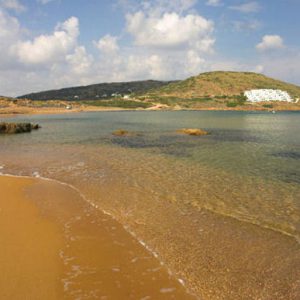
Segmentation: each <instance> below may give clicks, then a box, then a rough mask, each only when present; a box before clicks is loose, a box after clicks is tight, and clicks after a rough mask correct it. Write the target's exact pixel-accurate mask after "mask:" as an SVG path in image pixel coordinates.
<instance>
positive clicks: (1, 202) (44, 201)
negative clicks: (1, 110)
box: [0, 176, 193, 300]
mask: <svg viewBox="0 0 300 300" xmlns="http://www.w3.org/2000/svg"><path fill="white" fill-rule="evenodd" d="M0 191H1V194H0V195H1V196H0V245H1V248H0V270H1V272H0V299H14V300H18V299H44V300H47V299H76V298H78V299H98V298H99V299H193V297H192V296H190V295H188V294H187V293H186V291H185V289H184V288H183V287H182V286H181V285H180V284H179V282H178V281H177V280H175V279H174V278H173V277H171V276H170V275H169V274H168V272H167V270H166V269H165V268H164V267H163V266H162V265H161V264H160V263H159V262H158V260H157V259H155V257H154V256H153V255H151V254H150V253H149V252H148V251H146V249H145V248H144V247H142V246H141V245H140V243H138V242H137V241H136V240H135V239H133V238H132V237H131V236H130V235H129V234H128V233H127V232H126V231H125V230H124V229H123V227H122V226H121V225H119V224H118V223H117V222H115V221H114V220H112V219H111V218H110V217H109V216H107V215H104V214H103V213H101V212H100V211H98V210H97V209H95V208H93V207H92V206H91V205H89V204H88V203H86V202H84V201H83V199H82V198H81V197H80V195H79V194H78V193H77V192H76V191H75V190H73V189H71V188H70V187H68V186H65V185H61V184H58V183H56V182H52V181H45V180H39V179H30V178H21V179H20V178H13V177H3V176H0Z"/></svg>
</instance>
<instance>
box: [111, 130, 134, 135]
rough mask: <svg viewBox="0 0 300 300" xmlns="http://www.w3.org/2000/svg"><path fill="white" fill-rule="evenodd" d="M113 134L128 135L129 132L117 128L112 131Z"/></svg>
mask: <svg viewBox="0 0 300 300" xmlns="http://www.w3.org/2000/svg"><path fill="white" fill-rule="evenodd" d="M112 134H113V135H114V136H128V135H130V132H129V131H127V130H125V129H118V130H115V131H114V132H113V133H112Z"/></svg>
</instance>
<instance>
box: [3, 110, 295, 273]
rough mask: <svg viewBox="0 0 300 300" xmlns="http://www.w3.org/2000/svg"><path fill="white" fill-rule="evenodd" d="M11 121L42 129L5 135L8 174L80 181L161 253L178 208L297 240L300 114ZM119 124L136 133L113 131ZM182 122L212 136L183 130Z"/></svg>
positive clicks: (67, 117) (155, 114)
mask: <svg viewBox="0 0 300 300" xmlns="http://www.w3.org/2000/svg"><path fill="white" fill-rule="evenodd" d="M13 120H16V121H18V122H19V121H20V122H21V121H31V122H34V123H39V124H40V125H41V126H42V129H41V130H39V131H37V132H32V133H31V134H24V135H18V136H17V135H16V136H0V154H1V156H0V165H2V166H4V169H3V172H8V173H13V174H23V175H31V174H40V175H42V176H45V177H50V178H55V179H58V180H60V181H64V182H67V183H70V184H72V185H74V186H76V187H77V188H79V189H80V190H81V191H82V192H83V193H84V194H85V195H86V196H87V197H88V198H89V199H90V200H91V201H93V202H94V203H96V204H97V205H98V206H99V207H100V208H101V209H103V210H106V211H108V212H110V213H111V214H112V215H114V216H115V217H116V218H117V219H118V220H119V221H120V222H121V223H123V224H125V225H126V226H128V227H130V230H132V231H134V232H135V233H137V234H138V235H140V236H143V237H146V239H147V240H148V241H149V244H150V245H152V247H153V248H155V250H158V252H159V250H161V249H160V247H161V246H160V245H159V236H164V237H165V233H163V229H164V230H165V232H168V230H171V229H172V228H173V229H174V226H175V225H174V220H172V217H174V215H172V213H171V211H173V210H174V211H173V214H175V210H176V213H182V214H185V213H187V212H188V213H191V214H193V213H199V212H201V211H202V209H206V210H208V211H210V212H213V213H214V214H216V216H220V217H223V216H227V217H228V216H229V217H231V218H232V219H234V220H238V221H242V222H243V223H245V224H256V225H259V227H258V228H261V230H264V228H268V229H272V230H274V231H275V232H281V233H284V234H286V235H289V236H292V237H295V238H296V239H299V236H300V113H297V112H282V113H276V114H271V113H266V112H263V113H261V112H255V113H252V112H196V111H180V112H101V113H81V114H69V115H49V116H28V117H24V116H20V117H17V118H15V119H13ZM120 128H122V129H126V130H128V131H132V132H134V134H133V135H132V136H128V137H115V136H113V135H112V132H113V131H114V130H117V129H120ZM180 128H202V129H205V130H208V131H209V132H210V135H208V136H201V137H195V136H186V135H180V134H177V133H176V130H177V129H180ZM0 171H1V170H0ZM160 212H161V214H160ZM167 212H168V213H167ZM155 216H157V219H156V218H155ZM158 216H160V217H161V218H163V221H162V220H161V219H159V217H158ZM197 218H198V217H197V216H196V219H197ZM195 222H196V221H195ZM160 227H161V228H160ZM162 228H163V229H162ZM181 234H182V233H181ZM189 234H191V233H189ZM161 253H165V257H164V258H165V259H166V260H168V257H167V254H166V253H167V252H166V251H165V252H164V251H161ZM178 253H179V252H178ZM178 253H177V252H176V255H180V254H178ZM162 256H163V255H162ZM174 268H175V269H176V266H174Z"/></svg>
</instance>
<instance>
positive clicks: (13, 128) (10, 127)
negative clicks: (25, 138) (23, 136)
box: [0, 122, 40, 134]
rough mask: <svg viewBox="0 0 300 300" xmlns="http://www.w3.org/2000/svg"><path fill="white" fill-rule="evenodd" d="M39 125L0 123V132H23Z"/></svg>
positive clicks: (35, 128)
mask: <svg viewBox="0 0 300 300" xmlns="http://www.w3.org/2000/svg"><path fill="white" fill-rule="evenodd" d="M39 128H40V126H39V125H38V124H31V123H5V122H2V123H0V134H1V133H6V134H15V133H24V132H31V130H37V129H39Z"/></svg>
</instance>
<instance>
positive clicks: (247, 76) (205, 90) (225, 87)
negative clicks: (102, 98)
mask: <svg viewBox="0 0 300 300" xmlns="http://www.w3.org/2000/svg"><path fill="white" fill-rule="evenodd" d="M249 89H281V90H285V91H287V92H288V93H289V94H290V95H291V96H292V97H293V98H298V97H300V87H299V86H296V85H293V84H289V83H285V82H282V81H279V80H276V79H272V78H269V77H267V76H264V75H262V74H257V73H251V72H223V71H218V72H209V73H202V74H200V75H198V76H194V77H190V78H188V79H186V80H183V81H179V82H174V83H170V84H168V85H166V86H163V87H160V88H157V89H155V90H152V91H151V92H149V93H148V94H147V95H148V96H150V97H151V96H154V97H155V96H159V97H178V98H183V99H187V98H188V99H192V98H199V97H216V96H217V97H225V96H228V97H230V96H238V95H241V94H242V93H243V92H244V91H245V90H249Z"/></svg>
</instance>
